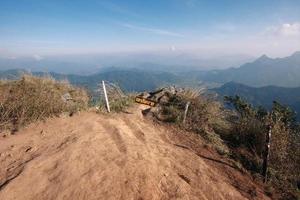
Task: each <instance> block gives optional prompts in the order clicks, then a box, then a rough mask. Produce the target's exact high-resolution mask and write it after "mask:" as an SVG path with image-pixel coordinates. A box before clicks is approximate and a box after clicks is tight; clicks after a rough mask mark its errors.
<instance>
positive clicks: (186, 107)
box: [183, 102, 190, 123]
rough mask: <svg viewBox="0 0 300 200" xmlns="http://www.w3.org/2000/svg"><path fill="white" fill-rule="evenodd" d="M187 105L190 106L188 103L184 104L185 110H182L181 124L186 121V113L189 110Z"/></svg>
mask: <svg viewBox="0 0 300 200" xmlns="http://www.w3.org/2000/svg"><path fill="white" fill-rule="evenodd" d="M189 105H190V102H187V103H186V104H185V110H184V116H183V123H185V119H186V115H187V112H188V109H189Z"/></svg>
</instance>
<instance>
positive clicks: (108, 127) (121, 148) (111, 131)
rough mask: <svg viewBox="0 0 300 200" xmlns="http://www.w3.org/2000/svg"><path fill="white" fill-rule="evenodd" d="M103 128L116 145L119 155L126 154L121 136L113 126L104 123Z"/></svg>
mask: <svg viewBox="0 0 300 200" xmlns="http://www.w3.org/2000/svg"><path fill="white" fill-rule="evenodd" d="M102 126H103V128H104V129H105V131H106V132H107V134H109V135H110V137H111V139H112V140H113V141H114V143H115V144H116V146H117V148H118V150H119V151H120V153H127V147H126V144H125V142H124V140H123V138H122V136H121V133H120V130H119V129H117V128H116V127H115V126H113V125H112V124H111V123H109V122H108V121H106V122H105V123H103V124H102Z"/></svg>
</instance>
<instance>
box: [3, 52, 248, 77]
mask: <svg viewBox="0 0 300 200" xmlns="http://www.w3.org/2000/svg"><path fill="white" fill-rule="evenodd" d="M250 60H253V59H252V57H250V56H247V55H228V56H224V55H219V56H217V55H216V56H211V57H207V56H199V55H197V54H192V53H184V52H180V51H174V52H173V51H170V52H139V53H111V54H109V53H107V54H88V55H64V56H45V57H43V56H39V55H34V56H31V57H9V58H8V57H4V56H2V57H1V55H0V69H1V70H9V69H27V70H30V71H43V72H56V73H64V74H80V75H82V74H85V75H87V74H92V73H97V72H100V71H101V70H102V69H103V68H107V67H112V66H114V67H117V68H123V69H130V68H136V69H140V70H148V71H165V72H187V71H191V70H204V69H205V70H208V69H220V68H222V69H223V68H228V67H229V66H239V65H240V64H242V63H245V62H247V61H250Z"/></svg>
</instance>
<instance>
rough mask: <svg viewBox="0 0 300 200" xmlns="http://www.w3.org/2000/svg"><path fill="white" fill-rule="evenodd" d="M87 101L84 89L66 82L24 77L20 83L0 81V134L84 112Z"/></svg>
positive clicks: (30, 76) (47, 78)
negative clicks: (29, 124)
mask: <svg viewBox="0 0 300 200" xmlns="http://www.w3.org/2000/svg"><path fill="white" fill-rule="evenodd" d="M88 100H89V97H88V95H87V93H86V92H85V91H84V90H83V89H79V88H76V87H73V86H72V85H70V84H69V83H68V82H67V81H56V80H54V79H53V78H51V77H34V76H32V75H23V76H22V77H21V78H20V79H19V80H13V81H6V80H2V81H0V131H1V130H4V129H10V130H12V131H16V130H17V129H18V128H19V127H20V126H24V125H26V124H28V123H30V122H34V121H36V120H42V119H45V118H47V117H52V116H58V115H59V114H61V113H63V112H68V113H69V114H70V115H72V114H73V113H75V112H77V111H79V110H82V109H85V108H87V106H88Z"/></svg>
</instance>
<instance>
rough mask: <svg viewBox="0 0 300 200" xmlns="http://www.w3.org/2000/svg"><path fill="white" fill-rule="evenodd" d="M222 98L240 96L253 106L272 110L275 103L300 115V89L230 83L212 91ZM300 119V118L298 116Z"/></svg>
mask: <svg viewBox="0 0 300 200" xmlns="http://www.w3.org/2000/svg"><path fill="white" fill-rule="evenodd" d="M211 91H214V92H216V93H217V94H219V96H220V97H221V98H222V97H224V96H234V95H239V96H240V97H242V98H244V99H245V100H247V101H248V102H250V103H251V104H252V105H255V106H263V107H265V108H268V109H270V108H271V107H272V103H273V101H278V102H280V103H281V104H284V105H287V106H289V107H291V108H292V109H293V110H295V111H296V112H297V113H299V114H300V87H297V88H285V87H276V86H266V87H259V88H255V87H250V86H246V85H243V84H240V83H235V82H229V83H226V84H224V85H223V86H221V87H219V88H215V89H212V90H211ZM298 118H300V116H299V115H298Z"/></svg>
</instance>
